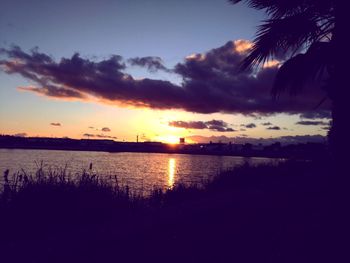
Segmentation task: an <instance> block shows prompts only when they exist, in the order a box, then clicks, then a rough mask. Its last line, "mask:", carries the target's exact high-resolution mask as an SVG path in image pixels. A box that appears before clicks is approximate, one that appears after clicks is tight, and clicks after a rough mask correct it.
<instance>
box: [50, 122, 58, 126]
mask: <svg viewBox="0 0 350 263" xmlns="http://www.w3.org/2000/svg"><path fill="white" fill-rule="evenodd" d="M50 125H51V126H61V123H59V122H51V123H50Z"/></svg>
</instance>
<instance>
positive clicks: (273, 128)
mask: <svg viewBox="0 0 350 263" xmlns="http://www.w3.org/2000/svg"><path fill="white" fill-rule="evenodd" d="M280 129H281V128H280V127H278V126H271V127H267V128H266V130H280Z"/></svg>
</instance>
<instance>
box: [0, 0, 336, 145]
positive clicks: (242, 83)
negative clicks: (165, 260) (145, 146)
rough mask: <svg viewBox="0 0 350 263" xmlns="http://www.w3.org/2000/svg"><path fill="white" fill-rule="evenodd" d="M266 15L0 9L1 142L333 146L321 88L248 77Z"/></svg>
mask: <svg viewBox="0 0 350 263" xmlns="http://www.w3.org/2000/svg"><path fill="white" fill-rule="evenodd" d="M265 18H266V15H265V14H264V13H263V12H262V11H257V10H254V9H251V8H248V7H247V6H245V5H244V4H236V5H232V4H230V3H229V2H228V1H226V0H217V1H210V0H202V1H199V0H189V1H168V0H162V1H160V0H147V1H145V0H143V1H142V0H135V1H127V0H125V1H124V0H114V1H112V0H109V1H107V0H99V1H92V0H89V1H65V0H62V1H16V0H11V1H7V0H2V4H1V9H0V134H11V135H22V136H23V135H25V136H48V137H70V138H97V139H99V138H104V139H113V140H118V141H135V140H136V136H137V135H138V137H139V140H141V141H163V142H177V141H178V140H179V138H180V137H186V139H187V142H205V141H209V140H214V141H215V140H221V141H222V140H223V141H232V142H238V141H242V140H246V139H247V138H265V139H271V138H284V139H286V138H302V139H303V140H305V138H306V139H312V138H313V136H314V137H315V138H316V137H317V138H319V135H323V136H324V135H326V134H327V129H328V127H329V119H330V115H329V111H328V108H327V107H326V106H322V107H321V108H318V109H316V110H315V109H314V107H315V105H317V104H318V102H319V101H320V100H321V99H322V98H323V96H324V94H321V92H320V91H319V89H312V88H310V89H308V90H305V91H304V93H303V95H302V96H297V97H291V96H289V95H288V94H286V95H285V96H281V98H280V99H279V100H278V101H275V100H273V99H272V98H271V95H270V89H271V85H272V83H273V79H274V75H275V74H276V72H277V70H278V67H279V66H280V64H281V63H282V62H283V59H285V58H283V57H281V58H278V59H276V60H273V61H270V62H269V63H267V64H265V65H262V66H261V67H260V68H258V69H255V70H253V71H246V72H240V71H238V65H239V62H240V61H241V60H242V59H243V58H244V57H245V56H246V55H247V54H248V51H249V48H250V47H251V45H252V41H253V39H254V35H255V32H256V29H257V26H258V25H259V23H261V21H262V20H264V19H265Z"/></svg>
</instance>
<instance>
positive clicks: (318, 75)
mask: <svg viewBox="0 0 350 263" xmlns="http://www.w3.org/2000/svg"><path fill="white" fill-rule="evenodd" d="M230 2H232V3H233V4H236V3H238V2H246V3H247V4H248V6H249V7H252V8H255V9H258V10H264V11H265V12H266V14H267V15H268V18H267V19H266V20H265V21H263V23H262V24H261V25H260V26H259V28H258V31H257V33H256V38H255V39H254V41H253V46H252V48H251V49H250V52H249V54H248V56H247V57H246V58H245V60H244V61H243V62H242V67H241V68H242V70H244V69H247V68H251V67H254V66H258V65H259V64H263V63H265V62H267V61H268V60H270V59H273V58H276V57H279V56H280V54H287V55H288V57H289V58H288V59H287V60H286V61H285V62H284V63H283V65H282V66H281V67H280V68H279V71H278V73H277V75H276V78H275V82H274V85H273V88H272V95H273V96H274V97H278V95H279V94H280V93H282V92H284V91H289V92H290V93H291V94H297V93H299V92H301V91H302V89H303V87H304V86H306V85H308V84H309V83H310V81H318V82H322V83H323V84H322V85H321V87H322V88H323V89H325V91H326V92H327V97H328V98H329V99H330V100H331V101H332V127H331V130H330V132H329V141H330V144H331V149H332V152H333V154H334V156H335V157H336V159H338V158H340V159H342V157H344V155H342V147H345V146H344V145H345V144H344V142H345V141H346V140H347V138H346V134H345V133H346V132H345V130H346V129H345V127H346V117H345V116H344V115H345V114H346V111H345V110H346V101H345V97H344V94H343V93H344V92H345V91H344V89H343V90H342V89H339V87H338V86H337V85H336V84H335V61H334V57H335V0H292V1H291V0H230ZM282 52H283V53H282ZM345 150H346V149H345ZM340 159H339V160H340Z"/></svg>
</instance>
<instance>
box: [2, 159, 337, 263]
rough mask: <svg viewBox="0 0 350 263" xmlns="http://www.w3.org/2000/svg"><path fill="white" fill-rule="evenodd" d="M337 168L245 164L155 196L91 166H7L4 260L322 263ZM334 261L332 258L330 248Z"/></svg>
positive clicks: (326, 252) (323, 164)
mask: <svg viewBox="0 0 350 263" xmlns="http://www.w3.org/2000/svg"><path fill="white" fill-rule="evenodd" d="M330 173H331V167H330V166H329V165H327V163H326V162H321V161H312V162H310V161H309V162H305V161H288V162H284V163H280V164H278V165H272V164H264V165H259V166H250V165H248V164H244V165H242V166H240V167H238V168H235V169H234V170H233V171H226V172H223V173H222V174H220V175H219V176H218V177H217V178H215V179H214V180H213V181H212V182H208V183H207V184H206V185H205V187H204V188H201V189H199V188H196V187H185V186H182V185H178V186H176V187H175V188H173V189H171V190H168V191H165V192H163V191H161V190H155V191H154V192H153V193H152V194H151V195H150V196H149V197H147V198H142V197H138V196H135V195H133V194H132V193H131V192H130V191H129V189H128V188H127V187H119V186H118V185H117V184H115V183H111V182H107V181H104V180H101V179H100V178H99V177H98V175H96V174H93V173H90V172H89V171H83V172H82V174H81V175H80V176H78V177H74V178H75V179H72V178H71V177H70V176H69V175H67V174H66V172H65V169H62V170H60V171H51V172H48V173H45V172H44V171H43V170H42V169H39V170H38V171H37V173H36V174H35V175H33V176H30V175H27V174H25V172H21V173H17V174H15V175H10V174H9V173H8V172H6V173H5V175H4V176H5V178H4V179H5V186H4V189H3V191H2V193H1V195H0V215H1V217H0V227H1V229H0V231H1V235H0V252H1V258H3V259H6V260H5V261H3V262H139V261H141V260H142V261H144V262H317V261H318V262H323V260H325V261H328V260H326V259H328V256H331V254H330V252H329V251H330V249H329V248H330V247H329V240H330V238H331V234H332V233H331V227H330V222H331V220H330V219H331V208H332V203H331V200H332V199H331V196H330V195H331V192H330V188H329V186H330V182H329V176H328V175H329V174H330ZM332 258H334V256H333V255H332Z"/></svg>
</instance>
